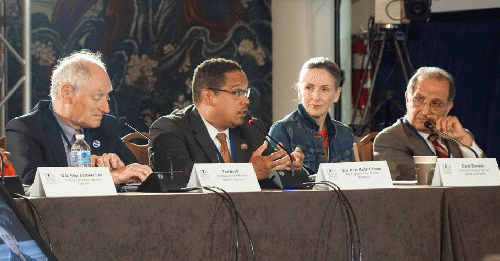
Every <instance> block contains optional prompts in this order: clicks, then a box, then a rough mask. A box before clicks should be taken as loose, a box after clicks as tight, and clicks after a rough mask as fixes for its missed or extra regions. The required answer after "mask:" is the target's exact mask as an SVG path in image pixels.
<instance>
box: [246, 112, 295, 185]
mask: <svg viewBox="0 0 500 261" xmlns="http://www.w3.org/2000/svg"><path fill="white" fill-rule="evenodd" d="M245 121H246V122H247V123H248V124H250V125H252V126H254V127H255V128H257V129H258V130H259V131H260V132H262V133H263V134H264V135H266V137H268V138H269V139H271V140H272V141H273V142H274V143H276V144H277V145H278V146H279V147H280V148H282V149H283V150H284V151H285V152H286V153H287V154H288V157H290V162H291V163H292V164H291V171H292V176H295V172H294V169H293V158H292V154H291V153H290V151H288V150H287V149H286V148H285V147H284V146H283V145H281V144H280V143H279V142H278V141H277V140H275V139H274V138H273V137H271V136H269V135H268V134H267V133H266V132H265V131H264V130H263V129H261V128H260V127H259V126H257V125H256V124H255V123H254V121H253V119H252V116H250V115H247V116H245Z"/></svg>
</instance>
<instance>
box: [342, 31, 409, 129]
mask: <svg viewBox="0 0 500 261" xmlns="http://www.w3.org/2000/svg"><path fill="white" fill-rule="evenodd" d="M391 40H392V43H393V44H394V49H395V50H396V53H397V56H398V60H399V64H400V65H401V70H402V71H403V75H404V78H405V80H406V83H408V81H409V77H408V70H407V67H408V68H409V72H410V73H411V74H413V72H414V71H413V65H412V64H411V61H410V55H409V53H408V48H407V46H406V41H405V35H404V33H403V32H401V31H398V30H395V29H394V28H390V29H383V31H381V32H378V33H376V34H375V35H374V37H373V42H374V43H375V42H381V43H380V48H379V50H375V48H373V47H374V46H372V45H370V46H369V47H370V49H369V53H368V62H367V63H366V64H365V60H364V59H363V64H362V68H363V71H364V73H363V76H362V78H361V84H360V88H359V90H358V95H357V98H356V103H355V108H354V113H353V114H352V119H351V128H352V129H353V130H354V133H355V134H356V135H357V136H361V135H362V133H363V131H364V130H365V128H366V127H367V126H368V124H369V123H370V122H371V120H372V119H373V118H374V117H375V115H377V113H378V112H379V111H380V109H381V108H382V107H383V106H384V105H385V104H387V103H389V104H391V103H393V104H394V105H396V107H397V108H398V109H400V110H401V112H404V111H405V110H404V108H403V107H402V106H401V105H400V104H399V103H398V102H397V101H396V100H394V99H393V95H392V92H391V91H388V92H387V93H386V95H385V98H384V100H383V101H382V102H380V103H379V104H378V105H377V107H376V108H375V110H374V111H373V112H371V113H370V111H369V109H370V108H371V105H372V104H371V98H372V95H373V92H374V90H375V87H376V86H375V82H376V80H377V77H378V76H379V75H378V74H379V69H380V63H381V61H382V57H383V54H384V51H385V47H386V45H388V44H390V42H391ZM398 41H401V42H402V45H403V50H401V48H400V46H399V45H400V44H399V43H398ZM403 52H404V54H403ZM375 56H377V61H376V62H375V70H374V72H373V80H372V82H371V84H370V89H369V93H368V100H367V103H366V107H365V108H361V104H360V101H361V99H360V98H361V93H362V90H363V86H364V85H365V84H366V73H368V72H369V70H370V67H371V66H370V65H371V64H372V63H373V62H372V61H373V60H374V58H375ZM405 59H406V61H405ZM358 112H359V113H360V115H361V118H362V120H361V123H360V124H359V125H356V124H354V121H355V119H356V116H357V114H358ZM369 115H370V116H369ZM368 116H369V117H368Z"/></svg>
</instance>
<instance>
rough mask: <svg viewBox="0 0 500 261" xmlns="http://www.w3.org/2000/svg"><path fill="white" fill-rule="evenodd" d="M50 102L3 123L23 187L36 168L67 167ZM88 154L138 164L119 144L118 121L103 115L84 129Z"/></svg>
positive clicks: (127, 150)
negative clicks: (94, 125)
mask: <svg viewBox="0 0 500 261" xmlns="http://www.w3.org/2000/svg"><path fill="white" fill-rule="evenodd" d="M51 107H52V106H51V102H50V101H40V102H39V103H38V104H37V105H36V106H35V107H34V108H33V109H32V111H31V112H30V113H29V114H26V115H23V116H20V117H17V118H15V119H13V120H11V121H10V122H9V123H8V124H7V128H6V146H7V151H9V152H10V156H9V159H10V161H11V162H12V165H13V167H14V169H15V170H16V173H17V174H18V175H19V176H20V178H21V181H22V182H23V183H25V184H32V183H33V180H34V179H35V174H36V168H37V167H67V166H68V162H67V158H66V151H65V149H64V143H63V139H62V137H61V132H60V128H59V126H58V125H59V123H58V122H57V120H56V118H55V116H54V114H53V112H52V109H51ZM84 133H85V140H86V141H87V143H88V144H89V146H90V148H91V154H93V155H98V156H100V155H102V154H103V153H115V154H117V155H118V156H119V157H120V159H121V160H122V161H123V163H125V165H128V164H131V163H135V162H138V160H137V158H136V157H135V156H134V154H133V153H132V152H131V151H130V150H129V149H128V147H127V146H126V145H125V143H123V142H122V140H121V138H120V136H119V133H120V124H119V123H118V120H117V119H116V118H115V117H113V116H111V115H107V114H105V115H104V116H103V118H102V121H101V125H100V126H99V127H98V128H95V129H85V130H84Z"/></svg>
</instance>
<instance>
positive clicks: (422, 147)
mask: <svg viewBox="0 0 500 261" xmlns="http://www.w3.org/2000/svg"><path fill="white" fill-rule="evenodd" d="M400 123H401V125H402V126H403V130H404V132H406V136H407V137H408V142H409V144H411V145H412V146H413V147H414V155H421V156H436V154H435V153H434V152H432V149H431V148H430V147H429V145H428V144H427V142H426V141H425V140H424V138H422V136H420V134H418V132H417V130H415V128H413V126H411V125H409V124H406V123H404V122H403V120H401V122H400Z"/></svg>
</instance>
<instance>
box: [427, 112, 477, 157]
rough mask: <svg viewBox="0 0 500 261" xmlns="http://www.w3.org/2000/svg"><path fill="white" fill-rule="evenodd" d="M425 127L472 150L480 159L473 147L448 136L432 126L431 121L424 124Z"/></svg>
mask: <svg viewBox="0 0 500 261" xmlns="http://www.w3.org/2000/svg"><path fill="white" fill-rule="evenodd" d="M424 127H426V128H427V129H431V130H433V131H435V132H437V133H439V134H441V135H443V136H445V137H447V138H448V139H450V140H452V141H454V142H456V143H458V144H460V145H462V146H464V147H466V148H468V149H470V150H471V151H472V152H474V155H476V158H479V156H478V155H477V153H476V152H475V151H474V150H473V149H472V148H471V147H469V146H467V145H465V144H463V143H462V142H460V141H459V140H457V139H455V138H453V137H452V136H450V135H448V134H446V133H444V132H442V131H440V130H438V128H436V127H435V126H434V125H432V124H431V123H430V122H429V121H425V122H424Z"/></svg>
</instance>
